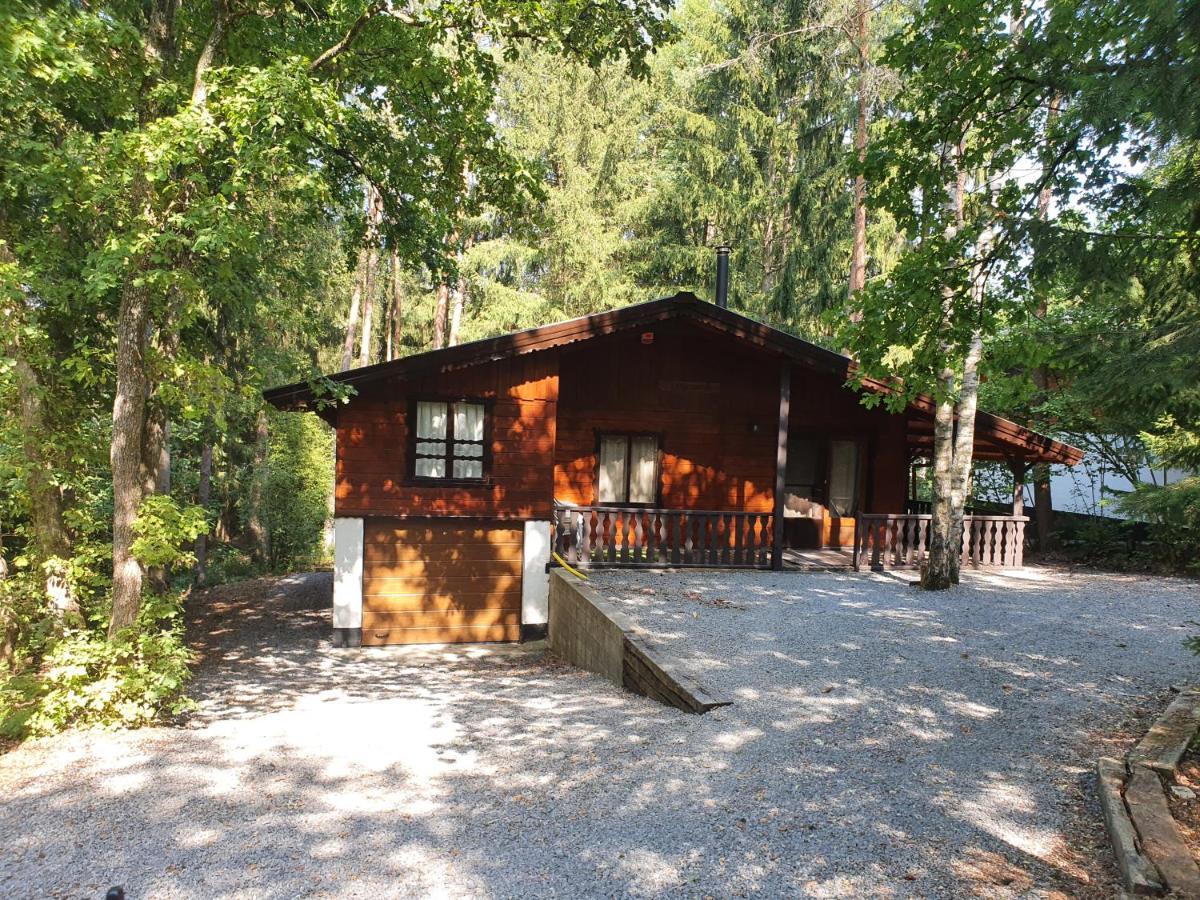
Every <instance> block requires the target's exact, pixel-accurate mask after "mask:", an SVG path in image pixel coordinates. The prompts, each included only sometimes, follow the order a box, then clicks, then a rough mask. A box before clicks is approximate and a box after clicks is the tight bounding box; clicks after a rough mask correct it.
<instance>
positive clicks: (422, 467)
mask: <svg viewBox="0 0 1200 900" xmlns="http://www.w3.org/2000/svg"><path fill="white" fill-rule="evenodd" d="M417 454H418V456H417V465H416V473H417V476H418V477H420V478H445V477H446V460H445V456H446V404H445V403H429V402H426V401H421V402H418V403H417ZM422 454H428V455H430V456H436V457H437V458H436V459H422V458H421V455H422Z"/></svg>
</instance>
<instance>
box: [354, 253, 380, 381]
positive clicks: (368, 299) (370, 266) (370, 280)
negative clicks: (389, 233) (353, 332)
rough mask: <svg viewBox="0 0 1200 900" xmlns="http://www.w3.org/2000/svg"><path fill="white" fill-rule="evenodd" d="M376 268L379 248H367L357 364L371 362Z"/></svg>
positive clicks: (367, 364) (377, 266) (362, 364)
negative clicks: (360, 338)
mask: <svg viewBox="0 0 1200 900" xmlns="http://www.w3.org/2000/svg"><path fill="white" fill-rule="evenodd" d="M378 269H379V250H378V249H377V248H376V247H371V248H370V249H368V250H367V270H366V274H365V275H364V276H363V292H362V293H363V299H362V310H363V312H362V340H361V341H360V342H359V347H358V364H359V366H369V365H370V364H371V338H372V335H371V326H372V325H373V324H374V322H375V280H376V279H375V275H376V272H377V270H378Z"/></svg>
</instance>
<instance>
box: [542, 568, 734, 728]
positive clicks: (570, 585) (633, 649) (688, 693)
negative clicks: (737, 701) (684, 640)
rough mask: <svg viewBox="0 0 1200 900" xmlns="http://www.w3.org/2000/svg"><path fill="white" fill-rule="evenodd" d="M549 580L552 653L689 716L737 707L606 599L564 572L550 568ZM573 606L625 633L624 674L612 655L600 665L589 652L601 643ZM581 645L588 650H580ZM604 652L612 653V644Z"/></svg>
mask: <svg viewBox="0 0 1200 900" xmlns="http://www.w3.org/2000/svg"><path fill="white" fill-rule="evenodd" d="M550 578H551V579H552V580H551V589H550V616H549V618H550V633H549V642H550V649H551V650H553V651H555V652H556V653H558V654H559V655H560V656H563V657H564V658H566V659H567V661H568V662H570V663H571V664H573V665H577V666H579V667H580V668H583V669H587V670H588V671H591V672H596V673H597V674H600V675H604V676H605V677H607V678H608V679H609V680H610V681H613V682H614V683H615V684H617V685H618V686H620V687H623V688H625V689H626V690H629V691H633V692H634V693H637V694H642V695H643V696H645V697H649V698H650V699H652V700H657V701H658V702H659V703H662V704H664V705H666V706H673V707H675V708H676V709H681V710H684V711H685V712H691V713H706V712H708V711H709V710H711V709H715V708H716V707H718V706H728V705H730V703H732V701H730V700H723V699H721V698H719V697H716V696H714V695H713V694H712V693H711V692H710V691H709V690H708V689H707V688H705V687H704V686H703V685H702V684H700V683H699V682H698V681H697V680H696V679H695V678H693V677H692V676H691V675H689V674H688V673H687V672H686V671H685V669H684V667H683V665H682V664H681V663H680V661H679V660H678V659H677V658H676V657H675V656H674V655H672V654H671V653H669V652H667V651H665V650H663V649H662V648H661V647H656V646H654V645H653V644H652V643H651V642H650V641H649V640H648V639H647V636H646V634H645V632H643V631H642V630H641V629H640V628H639V627H638V626H637V625H636V624H635V623H634V621H633V620H632V619H631V618H630V617H629V616H628V615H627V614H626V613H625V612H624V611H623V610H621V609H619V608H617V606H616V605H615V604H613V603H611V602H609V601H608V600H605V599H604V598H603V597H601V596H600V595H599V594H598V593H597V592H596V591H594V590H592V588H591V587H589V586H588V585H587V584H586V583H585V582H584V581H582V580H580V579H578V578H576V577H575V576H573V575H570V574H568V573H567V572H566V571H565V570H563V569H551V570H550ZM564 592H566V593H564ZM571 604H577V605H579V606H580V607H581V608H582V609H584V610H586V611H587V615H588V616H590V617H597V618H598V619H599V621H600V622H601V623H602V624H603V630H604V631H605V632H606V634H611V633H612V632H613V631H617V632H619V633H620V635H621V641H620V653H621V659H620V661H619V670H620V674H619V675H618V674H617V668H618V666H617V662H616V660H614V659H613V657H612V656H611V655H607V656H606V658H605V659H603V660H600V661H597V660H596V658H595V657H594V656H593V654H591V653H590V652H586V651H588V650H590V649H592V647H591V644H592V642H596V643H597V646H598V645H599V643H600V639H599V638H597V637H596V636H595V635H593V634H592V633H591V632H590V631H589V629H588V628H587V627H586V625H584V624H583V623H582V622H581V621H580V619H582V618H583V617H582V616H575V615H573V614H572V612H571V610H568V609H567V606H568V605H571ZM593 621H595V619H593ZM556 631H557V632H558V633H557V634H556ZM566 632H569V633H566ZM606 640H607V639H606ZM581 643H583V644H587V645H589V646H587V647H581V646H580V645H581ZM600 649H602V650H605V649H607V644H606V645H605V647H603V648H600Z"/></svg>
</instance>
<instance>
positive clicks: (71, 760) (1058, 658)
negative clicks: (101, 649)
mask: <svg viewBox="0 0 1200 900" xmlns="http://www.w3.org/2000/svg"><path fill="white" fill-rule="evenodd" d="M640 577H641V578H645V579H646V581H645V584H646V585H648V586H651V587H655V588H656V589H657V590H659V591H660V593H661V591H662V590H663V589H664V588H663V587H662V586H664V585H665V584H666V582H664V581H663V578H666V577H667V576H660V577H658V579H657V580H651V579H650V578H648V577H647V576H640ZM601 582H602V580H600V581H598V583H600V584H601V587H602V588H603V587H605V584H603V583H601ZM642 583H643V582H642V581H640V580H638V578H634V579H632V580H628V581H618V580H614V581H612V582H611V583H608V584H607V588H613V586H615V585H623V586H625V587H628V586H633V587H637V586H640V585H641V584H642ZM674 584H675V585H676V586H677V587H678V588H679V590H680V591H681V592H682V591H695V592H696V593H697V595H698V598H699V599H690V598H686V597H683V596H682V595H681V596H680V597H678V598H673V599H667V598H665V597H663V596H660V595H659V594H658V593H656V594H655V595H651V594H642V595H641V597H642V598H644V599H645V601H646V604H650V605H646V604H643V605H642V607H641V608H640V610H639V612H638V613H637V615H640V616H643V617H648V616H649V614H650V611H651V608H652V605H653V604H660V605H662V606H663V607H664V608H663V609H662V610H661V615H662V616H663V622H662V623H661V628H656V629H655V630H656V634H657V633H658V632H661V633H662V635H665V636H664V637H661V638H656V639H661V640H663V641H665V642H666V643H667V644H668V645H669V646H672V648H673V650H675V651H676V652H679V653H681V654H690V656H689V657H688V658H689V659H690V660H691V661H692V662H693V663H694V664H696V665H698V666H701V667H705V666H707V668H706V669H704V671H705V672H706V675H705V678H706V680H717V681H718V682H719V686H720V687H721V688H722V689H723V690H725V692H727V693H730V694H731V695H732V696H734V698H735V704H734V705H733V706H732V707H727V708H723V709H719V710H716V711H714V712H712V713H710V714H709V715H706V716H691V715H687V714H684V713H681V712H678V711H676V710H673V709H668V708H665V707H662V706H659V705H657V704H655V703H653V702H651V701H649V700H646V699H644V698H640V697H635V696H632V695H630V694H627V693H624V692H622V691H620V690H619V689H617V688H615V687H613V686H612V685H609V684H608V683H606V682H604V681H603V680H601V679H599V678H597V677H595V676H591V675H588V674H586V673H581V672H579V671H577V670H574V669H572V668H571V667H569V666H566V665H565V664H562V663H561V662H559V661H557V660H555V658H554V657H552V656H550V655H548V654H546V653H544V652H543V651H540V650H538V649H536V648H528V647H526V648H515V649H514V648H481V647H459V648H454V647H451V648H448V649H447V648H438V649H419V650H414V649H397V650H386V649H385V650H358V651H345V650H334V649H332V648H331V647H330V646H329V642H328V592H329V590H330V581H329V577H328V576H327V575H320V574H318V575H313V576H298V577H295V578H293V579H289V580H278V581H274V582H270V581H266V582H262V583H259V584H258V585H257V586H250V587H239V588H238V589H237V590H236V591H230V592H221V593H215V592H214V593H210V594H206V595H200V596H198V597H197V598H195V601H196V602H194V604H193V606H192V608H191V610H190V614H191V616H192V621H193V622H194V623H195V625H196V631H195V633H197V634H199V635H204V637H203V642H202V644H201V645H200V648H199V649H200V650H201V652H202V655H203V661H202V663H201V664H200V666H199V667H198V671H197V678H196V683H195V690H194V695H195V696H196V697H197V699H198V702H199V704H200V709H199V710H198V711H197V712H196V713H195V714H194V715H193V716H192V717H191V718H190V719H189V721H188V722H187V723H186V726H185V727H183V728H177V729H148V730H144V731H140V732H132V733H124V734H98V733H92V734H87V733H76V734H72V735H66V736H63V737H62V738H58V739H54V740H52V741H48V742H33V743H32V744H31V745H29V746H27V747H22V748H19V749H18V750H17V751H15V752H14V753H13V754H10V755H9V757H6V758H5V759H4V760H0V788H3V789H4V790H5V791H6V801H5V806H4V815H3V817H2V819H0V823H2V826H0V886H3V887H5V888H7V889H8V890H9V892H10V893H11V892H14V891H17V890H20V891H22V892H23V893H25V894H34V895H44V896H71V897H76V896H81V895H85V896H86V895H91V896H99V895H100V894H102V891H103V889H104V888H106V887H107V886H108V885H109V884H115V883H124V884H125V885H126V887H127V891H128V896H130V898H131V900H132V898H136V897H159V896H173V897H183V898H190V897H197V898H199V897H212V896H235V895H236V896H239V897H264V898H285V897H297V896H332V897H372V898H374V897H384V896H413V897H418V896H419V897H425V896H472V897H529V896H553V895H557V896H626V895H632V896H671V897H674V896H703V895H706V894H708V895H712V896H733V895H737V894H746V895H751V894H755V893H758V894H761V895H766V896H811V897H840V896H847V895H870V896H895V897H906V896H921V897H928V896H934V897H961V896H972V895H973V896H987V897H1015V896H1031V895H1032V896H1051V895H1053V892H1054V891H1055V890H1058V891H1062V892H1064V893H1065V894H1068V895H1071V896H1096V897H1100V896H1104V897H1107V896H1111V895H1112V892H1111V881H1110V879H1111V871H1109V869H1107V868H1105V866H1106V863H1103V862H1102V863H1101V864H1100V865H1099V866H1097V865H1096V860H1097V859H1098V858H1100V857H1099V854H1100V853H1107V850H1106V849H1104V848H1103V847H1102V846H1101V845H1097V846H1096V847H1095V848H1094V847H1092V846H1091V844H1090V843H1089V842H1090V841H1092V840H1093V839H1094V838H1095V829H1094V828H1093V829H1092V830H1091V831H1088V830H1087V829H1084V830H1083V831H1082V832H1081V831H1079V830H1077V829H1076V824H1077V823H1075V821H1074V820H1073V819H1072V816H1073V815H1075V814H1076V813H1075V812H1073V811H1072V807H1071V803H1072V802H1074V801H1075V800H1078V799H1079V798H1081V797H1083V796H1085V795H1086V796H1088V797H1089V798H1090V797H1091V796H1092V792H1091V785H1090V775H1089V774H1088V769H1087V766H1086V765H1084V764H1083V762H1082V761H1081V758H1080V757H1079V756H1078V755H1077V754H1075V753H1074V751H1073V750H1071V748H1072V747H1073V746H1074V745H1075V744H1078V743H1080V742H1081V740H1082V739H1083V738H1085V737H1086V736H1088V728H1089V727H1092V726H1102V725H1103V724H1104V723H1105V722H1107V721H1111V720H1113V719H1114V717H1117V716H1118V715H1120V714H1123V713H1125V712H1127V711H1128V709H1129V707H1130V705H1131V704H1133V705H1137V704H1143V703H1144V704H1145V705H1146V706H1147V707H1152V706H1153V705H1154V703H1156V702H1157V695H1156V692H1157V690H1158V688H1159V686H1160V682H1162V680H1163V679H1166V678H1170V677H1172V676H1173V675H1174V673H1175V672H1176V671H1179V670H1182V669H1183V668H1184V667H1185V666H1184V663H1185V662H1186V661H1187V658H1186V656H1184V655H1179V654H1169V653H1166V651H1165V649H1164V648H1166V646H1167V644H1166V643H1165V639H1162V638H1161V636H1160V637H1158V638H1156V637H1154V635H1156V634H1157V631H1156V629H1153V628H1141V627H1139V626H1140V625H1142V624H1143V623H1144V622H1145V621H1147V619H1146V618H1145V617H1141V618H1138V617H1129V622H1128V623H1127V625H1126V626H1125V630H1121V629H1120V628H1118V627H1117V626H1116V625H1114V626H1113V627H1114V629H1115V630H1114V631H1112V632H1109V631H1108V630H1107V628H1106V627H1104V626H1105V623H1106V622H1107V619H1106V618H1105V617H1106V615H1107V614H1106V613H1104V612H1103V610H1102V609H1101V607H1102V606H1103V604H1104V603H1105V602H1106V601H1103V600H1097V601H1094V602H1093V601H1091V600H1089V597H1090V594H1089V595H1086V596H1085V595H1079V596H1076V597H1075V599H1074V600H1071V599H1070V598H1068V601H1067V602H1066V603H1063V602H1061V598H1060V602H1058V607H1057V611H1055V610H1054V609H1053V608H1052V606H1053V605H1052V604H1049V603H1046V604H1041V605H1038V604H1035V605H1034V606H1032V607H1030V608H1028V609H1022V608H1020V606H1019V605H1017V604H1018V602H1019V601H1018V595H1017V594H1016V593H1015V592H1006V591H1004V590H1002V589H1001V588H997V590H996V591H995V592H994V593H993V592H991V590H990V588H989V591H988V592H986V593H985V592H982V591H978V592H973V593H970V594H962V595H960V596H958V597H957V598H952V597H950V596H949V595H946V596H945V598H944V599H943V600H938V601H927V600H926V598H925V597H923V596H920V595H918V596H917V597H915V598H914V596H913V594H914V593H915V592H905V591H904V589H898V588H896V587H895V586H894V585H889V586H887V591H890V593H887V592H884V593H883V594H880V593H878V592H875V591H866V592H864V590H863V589H862V584H863V582H862V581H859V580H856V579H854V578H853V577H843V576H811V575H801V576H791V580H790V581H789V580H784V581H779V580H776V579H773V578H771V577H769V576H764V577H761V578H758V579H750V580H749V581H746V580H743V579H733V580H730V579H727V578H726V577H725V576H723V575H713V574H712V573H705V574H704V576H703V577H700V576H697V577H694V578H693V577H690V576H689V577H683V578H681V579H680V580H679V581H677V582H675V583H674ZM625 587H621V590H620V592H621V593H624V590H625ZM672 589H674V588H672ZM1096 590H1097V591H1099V590H1100V589H1096ZM735 592H736V593H735ZM606 593H611V591H610V590H608V589H606ZM1085 593H1086V592H1085ZM1171 596H1174V595H1171ZM706 598H707V599H709V600H712V599H715V598H727V599H728V600H729V601H730V602H731V603H733V604H735V606H736V607H737V608H733V607H725V606H719V605H717V606H714V605H711V604H710V605H704V604H703V603H701V602H700V601H701V600H704V599H706ZM1169 599H1170V598H1168V600H1169ZM1164 602H1166V601H1164ZM1171 602H1174V601H1171ZM983 604H989V605H990V606H992V607H995V606H996V605H997V604H1009V605H1011V606H1012V610H1011V611H1010V613H1009V614H1008V615H1007V616H1000V617H999V618H997V617H995V616H992V617H990V618H988V619H987V620H986V621H984V619H983V617H982V616H980V615H979V614H978V610H979V609H980V608H981V605H983ZM1085 607H1087V608H1090V610H1091V612H1092V613H1093V614H1095V615H1097V616H1099V617H1100V619H1099V622H1098V623H1097V624H1096V625H1093V624H1090V623H1087V622H1085V623H1084V624H1082V625H1079V624H1074V625H1072V624H1070V623H1069V622H1066V623H1065V624H1064V620H1070V619H1072V618H1073V617H1075V618H1077V617H1078V613H1080V612H1085V611H1087V610H1086V609H1085ZM693 612H698V613H699V615H697V616H693V615H692V613H693ZM1159 614H1163V613H1162V612H1161V610H1159V611H1149V612H1146V614H1145V615H1146V616H1151V615H1159ZM747 619H751V620H752V621H747ZM1056 622H1057V623H1059V626H1060V627H1061V628H1063V629H1076V630H1075V631H1071V632H1070V633H1071V634H1073V635H1075V636H1076V637H1079V636H1080V632H1079V631H1078V629H1083V632H1082V634H1083V636H1084V637H1086V636H1087V629H1089V628H1098V629H1099V630H1101V631H1102V632H1103V637H1104V639H1105V640H1108V641H1109V644H1106V645H1105V647H1106V650H1105V652H1104V653H1101V654H1091V655H1089V654H1088V653H1085V652H1083V649H1082V647H1083V645H1084V644H1086V642H1082V643H1081V645H1080V648H1076V647H1075V644H1074V643H1073V642H1072V641H1067V640H1066V639H1065V638H1064V639H1062V640H1059V641H1057V642H1055V641H1054V640H1053V639H1052V638H1053V632H1052V631H1051V626H1052V625H1053V624H1054V623H1056ZM729 626H731V627H732V629H733V631H734V633H736V634H737V635H738V640H737V641H736V642H735V643H733V644H732V645H727V644H725V643H720V641H723V640H724V635H725V634H726V633H727V632H728V631H729ZM676 633H678V634H679V637H674V635H675V634H676ZM1120 641H1126V642H1127V643H1129V646H1128V647H1127V648H1126V649H1127V650H1128V654H1126V652H1125V651H1123V650H1121V648H1119V647H1117V646H1116V644H1117V643H1118V642H1120ZM1068 645H1069V646H1068ZM1068 651H1069V652H1068ZM1151 651H1153V652H1151ZM1148 652H1149V653H1150V657H1148V658H1147V661H1145V662H1144V667H1142V668H1139V666H1138V665H1136V664H1135V663H1134V662H1131V660H1132V661H1136V660H1138V659H1143V658H1144V657H1146V654H1147V653H1148ZM1093 656H1095V657H1096V658H1092V657H1093ZM1154 665H1157V666H1159V670H1157V674H1156V675H1155V676H1154V677H1151V676H1150V675H1149V674H1148V672H1149V671H1150V668H1151V667H1152V666H1154ZM1120 679H1126V680H1125V681H1122V680H1120ZM1006 688H1007V689H1006ZM1076 701H1078V702H1079V704H1081V705H1079V707H1078V708H1076ZM1089 722H1090V725H1089ZM1093 746H1094V745H1093ZM1072 792H1074V794H1077V795H1078V797H1074V796H1072ZM1088 802H1089V804H1090V805H1089V806H1088V807H1087V808H1085V809H1084V810H1083V812H1084V814H1085V815H1086V816H1093V815H1094V817H1095V823H1098V822H1099V813H1098V810H1096V809H1094V803H1092V801H1091V800H1090V799H1089V801H1088ZM1068 838H1069V840H1068ZM1104 859H1106V857H1104Z"/></svg>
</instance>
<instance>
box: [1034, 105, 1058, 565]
mask: <svg viewBox="0 0 1200 900" xmlns="http://www.w3.org/2000/svg"><path fill="white" fill-rule="evenodd" d="M1061 106H1062V95H1061V94H1058V93H1056V94H1054V96H1053V97H1051V98H1050V107H1049V108H1048V109H1047V110H1046V128H1045V132H1046V133H1045V136H1044V137H1045V139H1046V140H1047V141H1048V140H1050V138H1051V134H1050V132H1051V131H1052V130H1053V128H1054V123H1055V121H1056V120H1057V119H1058V114H1059V110H1060V108H1061ZM1049 174H1050V173H1049V170H1048V169H1043V170H1042V177H1043V179H1046V181H1047V183H1045V184H1043V185H1042V189H1041V190H1040V191H1039V192H1038V218H1039V219H1041V220H1042V221H1046V220H1047V219H1049V218H1050V203H1051V201H1052V200H1053V198H1054V193H1053V191H1052V190H1051V186H1050V184H1049V183H1048V179H1049ZM1048 312H1049V306H1048V304H1047V302H1046V292H1045V291H1041V292H1040V294H1039V296H1038V305H1037V312H1036V315H1037V317H1038V318H1039V319H1044V318H1046V314H1047V313H1048ZM1033 384H1034V387H1036V388H1037V402H1038V403H1043V402H1045V400H1046V397H1047V395H1048V393H1049V389H1050V367H1049V366H1047V365H1045V364H1042V365H1040V366H1035V367H1034V370H1033ZM1033 516H1034V531H1035V534H1036V536H1037V546H1038V550H1039V551H1040V552H1042V553H1048V552H1049V551H1050V550H1052V549H1053V547H1052V546H1051V545H1052V542H1053V537H1052V535H1053V533H1054V497H1053V495H1052V493H1051V490H1050V466H1048V465H1039V466H1034V469H1033Z"/></svg>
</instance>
